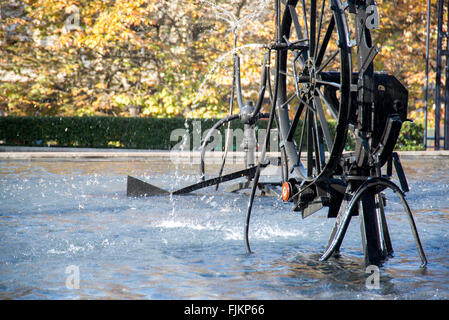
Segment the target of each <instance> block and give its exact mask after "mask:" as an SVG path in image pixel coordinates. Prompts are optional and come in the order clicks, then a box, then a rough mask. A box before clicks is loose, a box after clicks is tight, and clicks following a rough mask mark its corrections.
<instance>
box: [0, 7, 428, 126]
mask: <svg viewBox="0 0 449 320" xmlns="http://www.w3.org/2000/svg"><path fill="white" fill-rule="evenodd" d="M377 4H378V7H379V12H380V18H381V21H380V29H379V30H376V31H374V32H373V35H374V37H375V39H376V40H377V42H378V43H379V45H380V48H381V50H380V53H379V55H378V56H377V57H376V60H375V63H376V70H385V71H388V72H390V73H393V74H394V75H396V76H397V77H398V78H399V79H400V80H401V82H403V83H404V84H405V85H406V86H407V88H408V89H409V96H410V109H411V113H410V114H411V117H412V118H414V117H416V118H418V117H419V116H420V114H419V113H418V112H416V111H415V110H419V108H421V107H422V105H423V100H422V99H423V86H424V80H425V77H424V71H425V68H424V64H425V60H424V57H425V37H426V1H422V0H390V1H386V0H378V1H377ZM435 7H436V1H433V9H432V10H433V13H434V14H433V20H432V42H431V43H432V46H431V48H432V51H431V56H432V57H434V56H435V50H433V48H434V47H435V38H436V30H435V29H436V8H435ZM0 9H1V21H0V52H1V55H0V66H1V68H0V75H1V82H0V108H2V110H4V111H5V112H6V113H8V114H15V115H25V114H27V115H33V114H42V115H44V114H50V115H83V114H86V115H94V114H97V115H98V114H100V115H101V114H102V115H116V116H118V115H127V114H128V109H127V107H128V106H129V105H139V106H142V111H143V115H146V116H160V117H166V116H177V115H182V116H186V117H211V116H221V115H223V114H225V113H226V112H227V104H228V101H229V95H230V87H231V82H232V49H233V47H234V37H236V45H237V47H238V52H239V53H240V55H241V57H242V71H243V73H242V83H243V86H244V94H245V97H246V98H247V99H254V97H255V95H257V88H258V85H259V83H258V82H259V75H260V66H261V62H262V54H263V49H262V44H266V43H268V42H271V41H272V40H273V38H274V26H273V20H274V19H273V15H274V13H273V12H274V10H273V1H272V0H256V1H250V0H172V1H168V0H129V1H124V0H123V1H121V0H22V1H19V0H0ZM434 69H435V68H434V63H432V64H431V75H430V76H431V79H433V78H434V74H435V73H434Z"/></svg>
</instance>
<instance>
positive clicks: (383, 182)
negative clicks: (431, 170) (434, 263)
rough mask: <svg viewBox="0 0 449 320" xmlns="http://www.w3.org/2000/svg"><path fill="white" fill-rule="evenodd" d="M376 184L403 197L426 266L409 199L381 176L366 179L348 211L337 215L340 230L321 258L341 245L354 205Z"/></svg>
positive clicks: (325, 258)
mask: <svg viewBox="0 0 449 320" xmlns="http://www.w3.org/2000/svg"><path fill="white" fill-rule="evenodd" d="M376 186H383V187H386V188H390V189H391V190H393V191H394V193H396V194H397V195H398V197H399V198H400V199H401V202H402V205H403V207H404V209H405V211H406V213H407V217H408V220H409V223H410V227H411V229H412V233H413V237H414V238H415V242H416V246H417V247H418V252H419V256H420V258H421V267H424V266H426V264H427V259H426V256H425V254H424V250H423V248H422V245H421V241H420V239H419V235H418V230H417V229H416V224H415V221H414V219H413V215H412V212H411V210H410V207H409V205H408V203H407V201H406V200H405V196H404V193H403V192H402V191H401V189H400V188H399V187H398V186H397V185H396V184H394V183H393V182H391V181H389V180H387V179H385V178H380V177H376V178H373V179H369V180H366V181H365V182H364V183H363V184H362V185H361V186H360V187H359V188H358V189H357V191H356V192H355V193H354V196H353V197H352V199H351V201H350V202H349V204H348V206H347V207H346V211H345V213H344V215H343V216H341V217H337V219H341V222H340V224H339V227H338V230H337V232H336V234H335V236H334V237H333V239H332V241H331V242H330V243H329V245H328V247H327V248H326V250H325V252H324V253H323V255H322V256H321V258H320V260H321V261H323V260H327V259H328V258H329V257H330V256H331V255H332V253H334V251H335V250H336V248H338V247H339V245H340V244H341V242H342V241H343V236H344V230H345V229H346V228H347V226H348V223H349V217H350V215H351V211H352V208H353V207H354V205H355V204H356V203H358V202H359V200H360V197H361V196H362V195H363V193H364V192H366V191H367V190H368V189H370V188H373V187H376Z"/></svg>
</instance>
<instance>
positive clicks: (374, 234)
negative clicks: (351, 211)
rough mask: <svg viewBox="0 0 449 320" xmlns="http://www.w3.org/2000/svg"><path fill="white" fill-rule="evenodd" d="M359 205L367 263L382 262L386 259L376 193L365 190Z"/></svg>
mask: <svg viewBox="0 0 449 320" xmlns="http://www.w3.org/2000/svg"><path fill="white" fill-rule="evenodd" d="M360 204H361V205H360V207H359V215H360V231H361V234H362V245H363V252H364V254H365V262H366V263H367V264H376V265H378V264H380V263H381V261H382V260H384V258H385V256H384V255H383V250H382V247H381V244H382V243H383V237H382V230H379V228H378V226H379V220H378V215H377V212H376V202H375V199H374V194H372V193H371V192H365V193H364V194H363V195H362V196H361V200H360Z"/></svg>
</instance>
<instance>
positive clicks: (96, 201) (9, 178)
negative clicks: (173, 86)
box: [0, 159, 449, 299]
mask: <svg viewBox="0 0 449 320" xmlns="http://www.w3.org/2000/svg"><path fill="white" fill-rule="evenodd" d="M402 162H403V165H404V167H405V171H406V174H407V177H408V181H409V185H410V189H411V191H410V192H409V193H408V194H407V199H408V201H409V204H410V206H411V208H412V210H413V213H414V217H415V221H416V223H417V227H418V230H419V232H420V236H421V241H422V244H423V247H424V250H425V252H426V255H427V258H428V260H429V264H428V266H427V268H425V269H421V268H419V265H420V259H419V256H418V252H417V250H416V247H415V243H414V240H413V237H412V234H411V231H410V228H409V225H408V221H407V218H406V216H405V214H404V213H403V212H402V206H401V205H400V203H399V200H398V199H397V198H395V196H394V194H391V193H388V194H387V196H388V202H387V221H388V224H389V228H390V233H391V237H392V243H393V248H394V250H395V252H394V257H393V258H391V259H389V260H388V261H386V262H385V263H384V265H383V266H382V267H381V268H380V285H379V288H378V289H370V288H368V287H367V285H366V281H367V278H368V276H369V275H370V274H369V273H366V266H365V265H364V263H363V254H362V246H361V240H360V226H359V220H358V217H355V218H354V219H352V221H351V225H350V226H349V229H348V232H347V235H346V237H345V240H344V242H343V245H342V252H341V256H340V257H339V258H338V259H336V258H331V259H330V260H329V261H326V262H320V261H319V257H320V254H321V253H322V252H323V250H324V248H325V246H326V244H327V241H328V238H329V235H330V232H331V230H332V227H333V223H334V220H333V219H327V218H326V214H327V213H326V211H325V210H321V211H320V212H318V213H316V214H315V215H312V216H310V217H308V218H307V219H302V218H301V217H300V215H299V214H298V213H293V212H292V211H291V204H284V203H283V202H282V201H280V200H279V199H278V198H276V197H257V198H256V200H255V203H254V207H253V215H252V220H251V227H250V241H251V247H252V250H253V251H254V254H252V255H247V254H246V253H245V247H244V242H243V226H244V221H245V214H246V206H247V201H248V196H247V195H246V194H231V193H228V192H225V191H224V187H225V186H221V187H220V189H219V190H218V191H215V190H214V188H207V189H203V190H200V191H197V192H196V193H195V195H191V196H175V197H154V198H139V199H137V198H127V197H126V176H127V175H128V174H130V175H133V176H135V177H138V178H141V179H143V180H145V181H148V182H151V183H153V184H155V185H157V186H159V187H161V188H165V189H168V190H174V189H176V188H179V187H182V186H185V185H188V184H190V183H193V182H196V181H197V179H198V166H197V165H192V166H189V165H182V166H181V165H175V164H173V163H171V162H170V161H159V160H158V161H103V160H92V161H85V160H83V161H81V160H76V161H75V160H73V161H56V160H53V161H37V160H35V161H1V162H0V298H2V299H448V298H449V252H448V240H449V231H448V229H449V228H448V227H449V196H448V195H449V161H448V160H445V159H444V160H436V159H434V160H420V161H417V160H404V159H403V160H402ZM237 167H238V166H235V168H237ZM214 170H216V168H213V167H212V168H211V167H209V173H212V172H213V171H214ZM227 185H229V183H227ZM73 267H75V268H77V270H79V288H73V286H72V285H71V284H73V283H72V282H70V281H69V282H67V281H68V279H71V278H70V277H71V276H72V275H73V274H72V273H71V270H73V269H70V268H73Z"/></svg>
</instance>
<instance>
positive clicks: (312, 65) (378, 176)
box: [127, 0, 427, 266]
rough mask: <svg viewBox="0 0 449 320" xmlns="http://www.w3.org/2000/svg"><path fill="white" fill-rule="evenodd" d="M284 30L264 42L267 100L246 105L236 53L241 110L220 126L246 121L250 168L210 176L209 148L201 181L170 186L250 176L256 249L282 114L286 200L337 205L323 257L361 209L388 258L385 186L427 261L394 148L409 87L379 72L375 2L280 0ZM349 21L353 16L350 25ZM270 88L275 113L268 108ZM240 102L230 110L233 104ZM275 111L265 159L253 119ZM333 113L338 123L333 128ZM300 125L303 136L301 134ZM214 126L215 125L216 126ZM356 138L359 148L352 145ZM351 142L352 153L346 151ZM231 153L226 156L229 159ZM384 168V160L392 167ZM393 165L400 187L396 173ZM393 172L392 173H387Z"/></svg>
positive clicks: (367, 247)
mask: <svg viewBox="0 0 449 320" xmlns="http://www.w3.org/2000/svg"><path fill="white" fill-rule="evenodd" d="M275 19H276V38H275V39H274V42H273V43H271V44H269V45H267V46H266V50H267V52H266V54H265V56H264V63H263V72H262V80H261V87H260V91H259V98H258V101H257V102H256V104H255V105H252V104H251V103H245V102H244V101H243V98H242V93H241V85H240V65H239V57H238V55H237V54H235V55H234V84H233V90H232V96H233V95H234V91H236V93H237V102H238V105H239V108H240V113H239V114H231V115H230V116H228V117H227V118H225V119H223V120H220V121H219V122H217V123H216V124H215V125H214V127H213V129H217V128H219V127H220V126H222V125H224V124H225V123H228V122H230V121H237V120H238V121H241V122H243V123H244V127H245V139H244V143H245V146H246V148H245V151H246V152H247V158H246V169H244V170H241V171H238V172H235V173H231V174H227V175H222V172H223V166H224V160H223V163H222V167H221V169H220V172H219V176H218V177H216V178H213V179H209V180H204V156H205V152H204V150H205V147H206V145H207V144H208V143H209V142H210V141H209V139H210V136H207V137H206V139H205V140H204V142H203V148H202V150H203V152H202V156H201V166H200V167H201V177H202V181H201V182H199V183H197V184H194V185H191V186H188V187H185V188H182V189H180V190H177V191H174V192H172V194H184V193H188V192H191V191H194V190H197V189H200V188H204V187H207V186H211V185H218V184H219V183H221V182H224V181H229V180H233V179H236V178H240V177H243V176H246V177H247V178H248V181H250V184H249V186H251V194H250V198H249V203H248V211H247V217H246V224H245V245H246V250H247V252H248V253H250V252H251V249H250V245H249V236H248V231H249V222H250V216H251V210H252V204H253V200H254V196H255V193H256V190H257V188H261V187H262V186H263V184H260V183H259V178H260V172H261V169H262V168H263V167H265V166H267V165H268V161H267V159H266V149H267V145H268V141H270V131H271V130H270V129H271V128H272V127H273V124H274V122H276V125H277V128H278V134H279V139H280V143H279V147H280V150H281V163H280V165H281V166H282V177H281V179H282V199H283V200H284V201H285V202H291V203H292V204H293V210H294V211H300V212H302V216H303V218H305V217H308V216H310V215H311V214H313V213H315V212H317V211H318V210H320V209H321V208H323V207H329V210H328V218H336V221H335V226H334V228H333V231H332V233H331V236H330V239H329V243H328V245H327V248H326V249H325V251H324V253H323V254H322V256H321V260H326V259H328V258H329V257H330V256H332V255H333V254H335V253H337V252H338V251H339V250H340V246H341V244H342V241H343V238H344V236H345V232H346V230H347V228H348V225H349V223H350V221H351V217H352V216H355V215H359V217H360V222H361V233H362V243H363V249H364V254H365V260H366V263H369V264H380V263H382V261H384V260H385V259H386V258H388V256H390V255H392V253H393V249H392V245H391V240H390V235H389V231H388V227H387V222H386V216H385V204H386V203H385V195H384V193H383V192H384V191H385V190H386V189H391V190H392V191H394V193H395V194H396V195H397V196H398V197H399V198H400V200H401V202H402V204H403V206H404V209H405V211H406V214H407V216H408V219H409V223H410V226H411V229H412V233H413V236H414V238H415V241H416V245H417V247H418V251H419V255H420V258H421V262H422V266H425V265H426V263H427V260H426V257H425V254H424V251H423V248H422V246H421V242H420V239H419V236H418V232H417V229H416V225H415V223H414V220H413V216H412V213H411V210H410V208H409V206H408V204H407V202H406V200H405V196H404V193H405V192H407V191H408V185H407V180H406V178H405V174H404V171H403V170H402V167H401V163H400V161H399V157H398V155H397V154H396V153H395V152H394V151H393V150H394V147H395V144H396V142H397V139H398V136H399V132H400V130H401V126H402V123H403V122H404V121H406V120H407V103H408V92H407V90H406V89H405V88H404V86H402V85H401V83H400V82H399V81H398V80H397V79H396V78H395V77H394V76H392V75H389V74H387V73H385V72H375V71H374V65H373V60H374V58H375V57H376V55H377V53H378V48H377V45H376V44H375V43H373V40H372V37H371V30H373V29H377V28H378V26H379V16H378V13H377V7H376V5H375V3H374V1H373V0H349V1H347V2H343V1H341V0H328V1H326V0H288V1H282V4H281V3H280V1H279V0H275ZM349 21H353V22H354V23H353V24H350V23H349ZM272 52H275V53H276V63H275V69H274V78H275V79H274V86H272V84H271V79H270V55H271V53H272ZM267 88H268V89H269V90H268V91H269V93H270V94H269V95H270V101H271V111H270V113H269V115H267V114H262V113H261V109H262V102H263V99H264V97H265V92H266V89H267ZM231 110H232V109H231ZM267 116H268V117H269V120H268V128H267V129H268V130H267V134H266V137H265V143H264V146H263V149H262V154H261V157H260V158H259V162H258V164H257V165H256V164H255V158H254V152H255V148H254V138H253V137H254V124H255V123H256V122H257V121H258V120H259V119H260V118H261V117H267ZM329 118H333V119H332V120H333V121H334V122H335V123H336V126H335V128H332V127H330V125H329V123H330V122H329V120H330V119H329ZM296 131H299V132H300V135H299V136H300V138H299V140H296V141H295V139H294V135H295V132H296ZM210 132H212V130H211V131H210ZM349 136H351V137H352V139H353V141H354V142H355V143H354V146H352V147H351V146H349V141H350V139H349ZM347 149H351V151H346V150H347ZM224 159H225V158H224ZM385 167H386V168H385ZM393 167H394V168H395V171H396V174H397V176H398V179H399V182H400V186H398V185H396V184H395V183H393V182H392V181H391V178H392V172H393ZM383 171H385V172H383ZM127 192H128V195H129V196H139V195H161V194H168V192H166V191H164V190H161V189H159V188H157V187H154V186H152V185H150V184H148V183H146V182H143V181H140V180H138V179H135V178H132V177H128V191H127Z"/></svg>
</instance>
